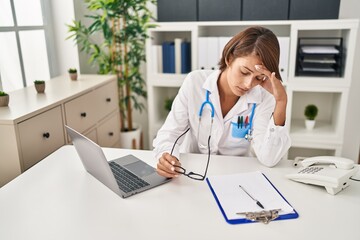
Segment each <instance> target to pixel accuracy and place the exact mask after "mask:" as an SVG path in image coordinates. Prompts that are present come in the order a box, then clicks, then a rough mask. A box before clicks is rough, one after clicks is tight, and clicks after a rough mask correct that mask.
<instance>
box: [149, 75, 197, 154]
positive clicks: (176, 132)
mask: <svg viewBox="0 0 360 240" xmlns="http://www.w3.org/2000/svg"><path fill="white" fill-rule="evenodd" d="M191 88H192V87H191V73H190V74H188V76H187V77H186V78H185V80H184V83H183V84H182V86H181V88H180V90H179V92H178V94H177V96H176V97H175V99H174V101H173V105H172V107H171V111H170V112H169V114H168V116H167V118H166V120H165V123H164V124H163V126H162V127H161V128H160V130H159V131H158V133H157V135H156V138H155V139H154V141H153V147H154V150H153V152H154V155H155V158H156V159H159V158H160V157H161V155H162V154H163V153H165V152H168V153H170V152H171V148H172V147H173V145H174V143H175V140H176V139H177V138H178V137H179V136H180V135H181V134H182V133H183V132H185V131H186V129H187V128H188V127H189V116H188V100H189V98H188V94H190V92H191ZM184 138H185V136H183V137H182V138H181V139H179V141H178V142H177V144H176V146H175V149H174V151H173V156H175V157H177V158H178V159H179V146H180V145H181V143H182V142H183V141H184Z"/></svg>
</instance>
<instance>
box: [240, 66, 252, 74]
mask: <svg viewBox="0 0 360 240" xmlns="http://www.w3.org/2000/svg"><path fill="white" fill-rule="evenodd" d="M242 67H243V68H246V69H247V70H249V71H250V72H252V73H253V71H252V70H251V69H250V68H248V67H246V66H242Z"/></svg>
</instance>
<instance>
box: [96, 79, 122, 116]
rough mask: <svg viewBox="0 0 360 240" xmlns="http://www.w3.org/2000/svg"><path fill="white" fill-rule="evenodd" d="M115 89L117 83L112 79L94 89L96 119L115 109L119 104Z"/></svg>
mask: <svg viewBox="0 0 360 240" xmlns="http://www.w3.org/2000/svg"><path fill="white" fill-rule="evenodd" d="M117 89H118V87H117V83H116V82H115V81H113V82H111V83H108V84H106V85H105V86H102V87H100V88H98V89H96V90H95V95H96V97H95V98H96V99H97V101H96V106H95V108H96V114H97V117H98V118H97V121H99V120H101V119H102V118H104V117H105V116H107V115H109V114H110V113H111V112H113V111H114V110H115V109H117V107H118V104H119V101H118V91H117Z"/></svg>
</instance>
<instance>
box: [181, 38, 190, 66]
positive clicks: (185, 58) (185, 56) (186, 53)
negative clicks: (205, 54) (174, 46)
mask: <svg viewBox="0 0 360 240" xmlns="http://www.w3.org/2000/svg"><path fill="white" fill-rule="evenodd" d="M190 71H191V45H190V42H182V43H181V73H189V72H190Z"/></svg>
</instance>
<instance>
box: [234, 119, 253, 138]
mask: <svg viewBox="0 0 360 240" xmlns="http://www.w3.org/2000/svg"><path fill="white" fill-rule="evenodd" d="M249 129H250V125H247V126H246V127H245V126H239V125H238V123H234V122H231V136H232V137H233V138H245V136H246V134H247V133H248V131H249Z"/></svg>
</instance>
